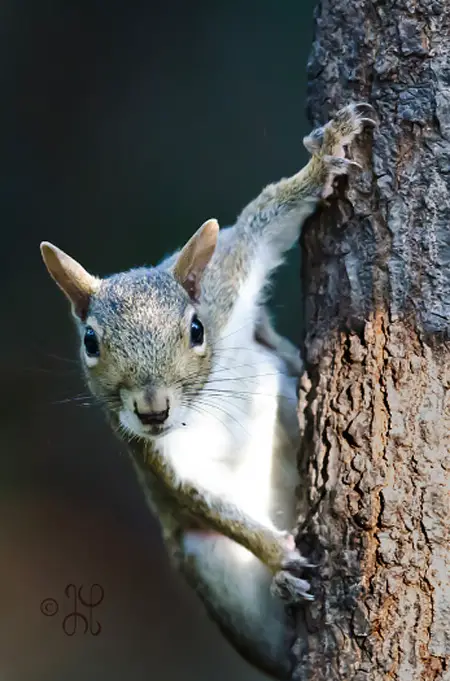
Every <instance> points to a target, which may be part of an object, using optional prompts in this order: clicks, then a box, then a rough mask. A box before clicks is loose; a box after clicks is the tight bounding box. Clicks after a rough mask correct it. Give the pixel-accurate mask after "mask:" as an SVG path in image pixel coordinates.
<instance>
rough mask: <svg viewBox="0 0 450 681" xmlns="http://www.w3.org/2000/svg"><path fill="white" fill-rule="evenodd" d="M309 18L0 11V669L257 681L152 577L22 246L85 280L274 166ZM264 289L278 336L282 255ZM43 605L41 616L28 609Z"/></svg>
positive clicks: (262, 10) (155, 244)
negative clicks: (81, 597) (75, 600)
mask: <svg viewBox="0 0 450 681" xmlns="http://www.w3.org/2000/svg"><path fill="white" fill-rule="evenodd" d="M312 11H313V2H312V0H297V1H296V2H292V1H290V0H284V1H283V2H273V0H260V1H259V2H257V3H252V2H246V3H242V2H237V0H232V1H229V2H196V3H188V2H181V0H179V1H176V2H168V3H164V2H163V1H162V0H161V1H160V2H158V3H152V2H143V1H142V2H134V3H133V2H131V3H125V2H114V1H113V0H109V2H106V1H105V2H100V1H98V0H97V1H94V0H89V1H87V0H86V1H85V2H77V3H75V2H72V3H70V2H64V1H60V2H56V1H54V2H48V1H47V2H45V1H41V2H35V1H34V0H25V1H22V2H20V1H13V0H9V1H8V0H4V1H3V2H2V4H1V7H0V53H1V56H2V59H1V63H2V67H1V73H0V76H1V98H2V105H1V108H0V123H1V131H2V144H1V154H0V168H1V183H0V187H1V189H0V191H1V198H2V202H1V207H2V220H1V224H2V248H1V255H0V257H1V268H0V277H1V293H2V310H1V313H2V314H1V324H2V327H1V334H0V350H1V352H0V362H1V373H0V377H1V379H0V380H1V387H2V390H1V392H0V400H1V409H0V424H1V439H0V447H1V451H0V456H1V458H0V464H1V469H0V484H1V492H2V493H1V497H0V504H1V508H0V518H1V520H0V555H1V558H0V590H1V593H0V603H1V606H0V676H1V678H4V679H7V680H8V681H80V680H81V679H83V681H116V680H117V681H119V680H120V681H122V680H123V681H125V680H126V681H128V679H130V680H131V681H151V680H153V679H155V680H156V681H172V680H173V681H175V679H177V680H178V679H183V681H190V680H192V681H202V680H203V679H205V680H206V679H208V680H209V679H218V680H219V681H220V680H221V679H223V680H228V679H230V680H231V679H236V681H252V680H253V681H256V680H257V679H258V678H261V677H260V676H259V675H258V674H257V673H256V672H254V671H253V670H251V669H250V668H249V667H247V666H246V665H245V664H244V663H243V662H241V661H240V659H239V658H238V657H237V656H236V654H235V653H233V652H232V651H231V650H230V649H229V648H228V646H227V645H226V644H225V643H224V642H223V641H222V640H221V638H220V637H219V636H218V634H217V633H216V631H215V630H214V628H213V627H212V626H211V625H210V624H209V622H208V621H207V619H206V617H205V616H204V615H203V613H202V611H201V610H200V609H199V607H198V605H197V602H196V601H195V600H194V599H193V598H192V597H191V595H190V594H189V593H188V592H187V590H186V589H185V588H184V586H183V585H182V584H181V582H180V581H179V580H178V579H176V578H174V577H173V576H171V575H170V573H169V570H168V565H167V561H166V557H165V554H164V551H163V549H162V546H161V542H160V539H159V535H158V531H157V526H156V524H155V523H154V521H153V520H152V518H151V516H150V514H149V513H148V512H147V510H146V508H145V506H144V504H143V500H142V496H141V492H140V490H139V488H138V487H137V484H136V483H135V481H134V477H133V475H132V472H131V470H130V466H129V465H128V462H127V459H126V457H125V455H124V454H123V452H122V451H121V450H120V446H119V444H118V443H117V442H116V441H115V439H114V438H113V437H112V435H111V434H110V433H109V431H108V428H107V426H106V425H105V424H104V423H103V420H102V417H101V416H100V414H99V413H98V412H97V411H96V410H95V409H90V408H88V407H84V406H83V401H84V400H83V397H82V395H83V394H84V393H85V389H84V386H83V384H82V382H81V380H80V377H79V372H78V367H77V363H76V361H75V360H76V352H77V350H76V343H75V335H74V333H73V329H72V325H71V322H70V319H69V315H68V308H67V306H66V303H65V301H64V299H63V296H62V295H61V294H60V293H59V292H58V291H57V289H56V287H55V286H54V285H53V284H52V282H51V281H50V279H49V277H48V276H47V274H46V272H45V269H44V266H43V264H42V263H41V260H40V255H39V248H38V247H39V242H40V241H41V240H43V239H47V240H50V241H53V242H55V243H56V244H57V245H59V246H60V247H62V248H63V249H65V250H67V251H68V252H69V253H70V254H72V255H73V256H74V257H75V258H77V259H79V260H80V261H81V262H82V263H83V264H84V265H85V266H86V267H87V268H88V269H90V270H91V271H93V272H94V273H97V274H107V273H111V272H114V271H117V270H120V269H126V268H129V267H131V266H133V265H140V264H144V263H148V264H151V263H154V262H156V261H157V260H159V259H160V258H161V257H162V256H163V255H164V254H166V253H168V252H170V251H171V250H173V249H174V248H176V247H178V246H180V245H181V243H182V242H183V241H185V240H186V239H187V238H188V237H189V236H190V235H191V234H192V233H193V231H195V229H197V227H198V226H199V225H200V224H201V223H202V222H203V221H204V220H205V219H207V218H209V217H216V218H218V219H219V221H220V223H221V224H222V225H226V224H231V223H232V222H233V221H234V219H235V217H236V215H237V214H238V213H239V211H240V210H241V208H243V206H244V205H245V204H246V203H247V202H248V201H249V200H250V199H252V198H253V197H254V196H255V195H256V194H257V193H258V192H259V191H260V189H261V188H262V187H263V186H264V185H265V184H267V183H268V182H270V181H273V180H277V179H279V178H280V177H282V176H285V175H289V174H292V173H293V172H295V171H296V170H297V169H298V168H299V166H300V165H301V164H303V163H304V161H305V159H306V154H305V152H304V150H303V148H302V143H301V139H302V137H303V135H304V134H305V133H306V132H307V131H308V124H307V122H306V118H305V101H304V98H305V90H306V83H305V66H306V60H307V56H308V51H309V49H310V45H311V39H312ZM275 298H276V300H275V304H276V310H277V314H278V318H279V322H280V328H281V329H282V330H283V331H284V332H286V333H288V334H289V335H291V336H292V337H293V338H294V339H296V337H297V335H298V331H299V319H298V310H299V305H298V300H299V295H298V259H297V257H296V254H295V252H294V253H293V254H292V256H291V258H290V260H289V266H288V267H287V268H285V270H284V271H283V273H282V274H281V276H280V278H279V284H278V287H277V290H276V296H275ZM78 397H81V399H78ZM72 398H74V399H72ZM70 582H73V583H75V584H76V585H81V584H84V585H85V589H86V588H87V587H88V586H89V585H90V584H91V583H92V582H98V583H100V584H101V585H102V586H103V588H104V590H105V598H104V602H103V603H102V605H101V606H99V608H97V610H95V611H93V612H94V616H95V619H98V620H99V621H100V622H101V625H102V627H103V629H102V632H101V634H100V635H99V636H98V637H93V636H91V635H89V634H86V635H83V633H82V631H83V629H82V627H81V626H80V628H79V631H78V632H77V633H76V635H74V636H72V637H68V636H66V635H64V633H63V631H62V629H61V622H62V619H63V617H64V615H65V614H67V613H68V612H70V609H71V606H70V603H69V601H68V599H67V598H66V597H65V596H64V588H65V586H66V585H67V584H68V583H70ZM47 597H53V598H55V599H56V600H58V602H59V606H60V612H59V613H58V614H57V615H56V616H54V617H44V616H43V615H42V614H41V613H40V610H39V608H40V602H41V601H42V600H43V599H44V598H47Z"/></svg>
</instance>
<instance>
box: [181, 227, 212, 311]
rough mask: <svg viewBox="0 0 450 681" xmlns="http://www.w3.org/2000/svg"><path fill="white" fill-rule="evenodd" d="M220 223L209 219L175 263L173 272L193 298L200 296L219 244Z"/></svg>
mask: <svg viewBox="0 0 450 681" xmlns="http://www.w3.org/2000/svg"><path fill="white" fill-rule="evenodd" d="M218 234H219V223H218V222H217V220H214V219H212V220H207V222H204V223H203V225H202V226H201V227H200V229H198V230H197V231H196V232H195V234H194V235H193V236H192V237H191V238H190V239H189V241H188V242H187V244H186V245H185V246H184V247H183V248H182V250H181V253H180V254H179V256H178V258H177V261H176V263H175V266H174V269H173V274H174V276H175V279H176V280H177V281H178V282H179V283H180V284H181V285H182V286H183V288H184V289H185V290H186V291H187V293H188V294H189V296H190V297H191V298H192V300H198V298H199V296H200V282H201V278H202V275H203V272H204V270H205V268H206V266H207V264H208V263H209V261H210V260H211V258H212V255H213V253H214V249H215V248H216V244H217V237H218Z"/></svg>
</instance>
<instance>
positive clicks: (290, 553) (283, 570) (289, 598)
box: [271, 533, 314, 605]
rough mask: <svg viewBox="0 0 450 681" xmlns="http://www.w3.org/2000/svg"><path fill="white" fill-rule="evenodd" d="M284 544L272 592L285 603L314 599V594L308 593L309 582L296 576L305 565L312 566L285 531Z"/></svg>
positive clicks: (291, 603) (290, 603)
mask: <svg viewBox="0 0 450 681" xmlns="http://www.w3.org/2000/svg"><path fill="white" fill-rule="evenodd" d="M284 545H285V554H284V558H283V561H282V563H281V565H280V568H279V570H278V571H277V572H276V573H275V575H274V577H273V580H272V584H271V592H272V594H273V595H274V596H277V597H278V598H281V600H282V601H284V602H285V603H286V605H293V604H295V603H299V602H301V601H304V600H309V601H312V600H314V596H313V595H312V594H311V593H309V590H310V585H309V582H307V581H306V580H305V579H301V578H300V577H298V576H297V575H298V574H299V573H301V572H303V571H304V569H305V568H306V567H314V566H313V565H312V564H311V563H310V562H309V561H308V560H307V559H306V558H304V556H302V555H301V553H300V552H299V551H298V549H297V548H296V546H295V539H294V537H293V536H292V535H291V534H290V533H285V535H284Z"/></svg>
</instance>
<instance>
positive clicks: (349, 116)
mask: <svg viewBox="0 0 450 681" xmlns="http://www.w3.org/2000/svg"><path fill="white" fill-rule="evenodd" d="M366 125H369V126H371V127H373V128H374V127H377V126H378V121H377V119H376V114H375V109H374V108H373V106H372V105H371V104H368V103H367V102H356V103H353V104H349V105H348V106H346V107H344V108H343V109H340V110H339V111H338V112H337V113H336V114H335V116H334V117H333V118H332V119H331V120H330V121H329V122H328V123H327V124H326V125H323V126H321V127H320V128H316V129H315V130H313V131H312V132H311V133H310V134H309V135H306V136H305V137H304V138H303V145H304V147H305V148H306V150H307V151H308V152H309V153H310V154H313V155H314V154H318V153H319V152H320V151H321V150H322V147H323V144H324V140H325V138H326V137H328V138H331V140H333V137H335V138H336V140H340V142H341V145H347V144H349V143H350V142H351V141H352V140H353V138H354V137H355V136H356V135H359V134H360V133H361V132H362V130H363V128H364V126H366ZM327 131H328V132H327ZM330 133H331V135H330ZM327 141H328V142H329V141H330V140H327ZM332 143H333V142H332V141H331V145H332ZM322 151H323V150H322ZM331 151H332V149H331V148H330V152H331ZM325 153H327V151H326V150H325ZM329 155H330V156H334V155H336V153H330V154H329Z"/></svg>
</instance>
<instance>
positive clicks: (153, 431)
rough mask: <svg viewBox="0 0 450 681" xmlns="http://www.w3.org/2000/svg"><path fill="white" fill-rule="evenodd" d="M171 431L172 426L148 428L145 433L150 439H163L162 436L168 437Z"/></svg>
mask: <svg viewBox="0 0 450 681" xmlns="http://www.w3.org/2000/svg"><path fill="white" fill-rule="evenodd" d="M171 430H172V427H171V426H148V427H147V428H146V430H145V432H146V434H147V435H149V436H150V437H152V438H157V437H161V436H162V435H166V434H167V433H168V432H169V431H171Z"/></svg>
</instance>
